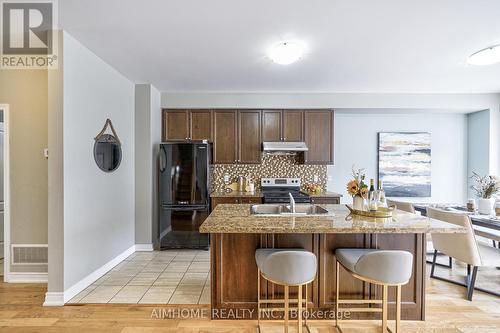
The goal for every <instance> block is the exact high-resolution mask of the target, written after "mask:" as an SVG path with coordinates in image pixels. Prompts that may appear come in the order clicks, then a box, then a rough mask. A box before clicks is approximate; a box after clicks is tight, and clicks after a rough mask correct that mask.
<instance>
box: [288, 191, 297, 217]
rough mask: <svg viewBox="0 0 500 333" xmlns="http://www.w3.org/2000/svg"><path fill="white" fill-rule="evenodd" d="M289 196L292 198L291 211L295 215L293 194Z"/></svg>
mask: <svg viewBox="0 0 500 333" xmlns="http://www.w3.org/2000/svg"><path fill="white" fill-rule="evenodd" d="M288 196H289V197H290V210H291V211H292V213H295V200H294V199H293V195H292V193H290V192H288Z"/></svg>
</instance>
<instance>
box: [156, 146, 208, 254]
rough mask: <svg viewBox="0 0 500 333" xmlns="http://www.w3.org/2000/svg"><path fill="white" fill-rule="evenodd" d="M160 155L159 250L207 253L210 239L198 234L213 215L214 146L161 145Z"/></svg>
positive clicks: (205, 235)
mask: <svg viewBox="0 0 500 333" xmlns="http://www.w3.org/2000/svg"><path fill="white" fill-rule="evenodd" d="M159 154H160V155H159V158H158V164H159V167H158V171H159V176H158V180H159V186H158V190H159V198H158V199H159V200H158V202H159V208H160V212H159V219H160V221H159V223H158V225H159V240H160V248H161V249H162V250H165V249H206V250H208V246H209V238H208V235H207V234H200V233H199V232H198V230H199V228H200V225H201V224H202V223H203V221H204V220H205V219H206V218H207V216H208V215H209V214H210V195H209V177H210V175H209V172H210V170H209V166H210V163H211V156H212V145H211V144H210V143H207V142H204V141H200V142H194V141H192V142H172V143H161V144H160V150H159Z"/></svg>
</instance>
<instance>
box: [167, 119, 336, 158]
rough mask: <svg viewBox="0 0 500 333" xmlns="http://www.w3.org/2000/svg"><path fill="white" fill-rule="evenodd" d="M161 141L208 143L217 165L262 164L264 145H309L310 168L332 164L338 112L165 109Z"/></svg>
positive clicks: (305, 156) (305, 155) (307, 155)
mask: <svg viewBox="0 0 500 333" xmlns="http://www.w3.org/2000/svg"><path fill="white" fill-rule="evenodd" d="M162 121H163V127H162V128H163V130H162V139H163V140H164V141H166V140H209V141H212V142H213V144H214V145H213V163H215V164H218V163H220V164H235V163H260V162H261V156H262V142H263V141H289V142H290V141H305V142H306V144H307V147H308V148H309V151H308V152H306V153H304V158H303V159H302V158H301V160H303V162H304V163H307V164H333V149H334V146H333V130H334V127H333V121H334V120H333V110H327V109H317V110H294V109H288V110H262V111H261V110H227V109H219V110H199V109H195V110H180V109H173V110H168V109H164V110H163V120H162Z"/></svg>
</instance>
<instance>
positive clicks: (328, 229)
mask: <svg viewBox="0 0 500 333" xmlns="http://www.w3.org/2000/svg"><path fill="white" fill-rule="evenodd" d="M321 206H322V207H323V208H325V209H327V210H328V212H329V214H328V215H324V216H300V217H299V216H259V215H252V214H250V207H251V205H248V204H247V205H245V204H220V205H218V206H217V207H216V209H215V210H214V211H213V212H212V213H211V214H210V216H209V217H208V218H207V219H206V220H205V222H203V224H202V225H201V227H200V232H201V233H209V234H210V249H211V253H210V256H211V259H210V260H211V307H212V310H213V311H212V315H213V314H214V313H220V312H221V311H237V310H241V311H246V313H248V314H250V316H251V317H252V318H254V319H255V318H256V311H255V309H256V308H257V292H260V294H261V297H262V298H269V299H272V298H283V289H282V288H281V287H279V286H275V285H272V284H270V283H268V282H266V281H265V280H263V279H262V280H261V283H260V286H261V288H260V291H258V290H257V266H256V263H255V259H254V255H255V250H256V249H258V248H304V249H306V250H308V251H311V252H313V253H314V254H316V256H317V258H318V273H317V277H316V279H315V280H314V281H313V282H312V283H311V284H309V285H308V297H307V298H308V307H309V308H312V309H313V310H329V309H333V307H334V305H335V292H336V290H335V273H336V272H335V257H334V251H335V249H337V248H341V247H350V248H377V249H387V250H395V249H398V250H406V251H409V252H411V253H412V254H413V255H414V263H413V276H412V278H411V280H410V282H409V283H408V284H407V285H405V286H404V287H403V289H402V290H403V292H402V318H403V319H407V320H424V316H425V308H424V307H425V272H426V269H425V268H426V267H425V252H426V251H425V247H426V244H425V234H426V233H459V232H464V230H463V229H462V228H460V227H457V226H455V225H452V224H449V223H445V222H442V221H438V220H433V219H430V218H427V217H423V216H419V215H415V214H410V213H406V212H403V211H395V212H394V215H393V217H392V218H387V219H374V218H367V217H360V216H352V215H349V211H348V209H347V208H346V207H345V206H344V205H321ZM340 274H341V279H340V281H341V284H340V291H341V297H343V298H347V297H348V298H359V299H380V297H381V296H380V295H381V288H379V287H375V286H374V285H371V284H369V283H365V282H362V281H359V280H355V279H352V278H351V277H350V276H349V274H348V273H346V272H345V271H341V272H340ZM293 292H295V290H294V289H293V288H292V289H291V295H290V296H291V298H294V297H295V296H294V294H293ZM389 297H390V300H394V295H393V294H392V290H391V292H390V293H389ZM389 304H390V305H392V302H390V303H389ZM390 311H394V309H393V308H392V307H391V306H390ZM375 316H377V314H374V313H357V312H355V313H352V315H351V318H359V319H368V318H374V317H375ZM213 317H214V316H213ZM214 319H216V317H214ZM246 319H248V317H246Z"/></svg>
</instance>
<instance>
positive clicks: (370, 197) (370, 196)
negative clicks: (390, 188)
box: [368, 178, 378, 212]
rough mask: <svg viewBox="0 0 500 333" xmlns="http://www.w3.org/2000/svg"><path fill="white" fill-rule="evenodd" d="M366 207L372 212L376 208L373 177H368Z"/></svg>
mask: <svg viewBox="0 0 500 333" xmlns="http://www.w3.org/2000/svg"><path fill="white" fill-rule="evenodd" d="M368 207H369V209H370V211H372V212H373V211H376V210H377V209H378V206H377V192H375V180H374V179H373V178H371V179H370V190H369V192H368Z"/></svg>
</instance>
